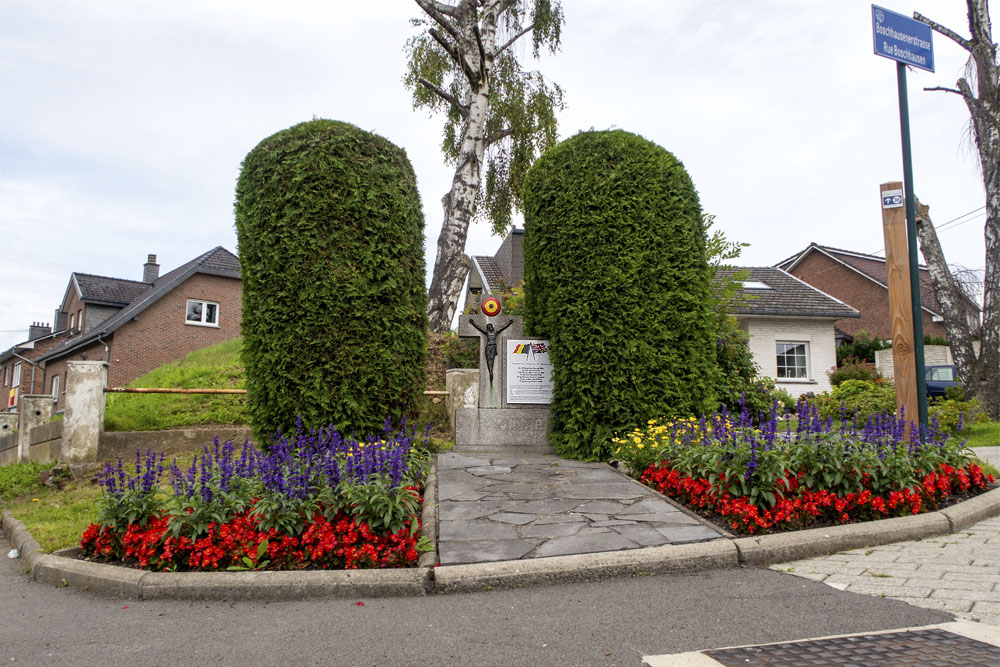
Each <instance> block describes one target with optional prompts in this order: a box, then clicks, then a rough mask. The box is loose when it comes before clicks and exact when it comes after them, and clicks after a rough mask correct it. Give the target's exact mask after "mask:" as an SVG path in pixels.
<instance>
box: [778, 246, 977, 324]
mask: <svg viewBox="0 0 1000 667" xmlns="http://www.w3.org/2000/svg"><path fill="white" fill-rule="evenodd" d="M775 266H776V267H778V268H779V269H783V270H785V271H787V272H788V273H790V274H792V275H793V276H795V277H797V278H799V279H800V280H803V281H805V282H807V283H809V284H810V285H812V286H813V287H815V288H816V289H818V290H821V291H823V292H825V293H827V294H829V295H831V296H833V297H835V298H837V299H840V300H841V301H843V302H844V303H846V304H848V305H850V306H853V307H854V308H856V309H857V310H858V311H859V312H860V313H861V317H860V318H856V319H843V320H837V322H836V323H835V326H836V327H837V330H838V332H839V334H838V337H842V338H844V339H845V340H852V339H853V337H854V336H855V335H856V334H857V333H858V332H859V331H867V332H868V333H869V334H871V335H873V336H877V337H879V338H892V322H891V321H890V318H889V288H888V279H887V277H886V268H885V259H884V258H882V257H875V256H873V255H866V254H864V253H859V252H853V251H851V250H841V249H838V248H831V247H829V246H822V245H819V244H818V243H810V244H809V246H808V247H807V248H806V249H805V250H803V251H801V252H799V253H796V254H795V255H792V256H791V257H789V258H788V259H785V260H782V261H781V262H779V263H778V264H775ZM919 271H920V301H921V308H922V313H923V319H922V324H923V329H924V334H925V335H928V336H939V337H941V338H945V337H947V333H946V331H945V328H944V319H943V318H942V316H941V306H940V304H939V303H938V300H937V298H936V297H935V296H934V289H933V288H932V286H931V279H930V274H929V273H928V271H927V268H926V267H925V266H921V267H920V268H919ZM965 303H966V319H967V320H968V323H969V328H970V329H972V330H973V331H975V330H977V329H978V327H979V322H980V315H979V307H978V306H977V305H976V304H975V303H973V302H972V301H971V300H969V299H965Z"/></svg>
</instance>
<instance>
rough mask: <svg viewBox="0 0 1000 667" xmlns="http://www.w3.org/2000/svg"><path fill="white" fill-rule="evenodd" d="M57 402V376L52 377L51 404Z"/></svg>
mask: <svg viewBox="0 0 1000 667" xmlns="http://www.w3.org/2000/svg"><path fill="white" fill-rule="evenodd" d="M58 400H59V376H58V375H53V376H52V402H53V403H55V402H56V401H58Z"/></svg>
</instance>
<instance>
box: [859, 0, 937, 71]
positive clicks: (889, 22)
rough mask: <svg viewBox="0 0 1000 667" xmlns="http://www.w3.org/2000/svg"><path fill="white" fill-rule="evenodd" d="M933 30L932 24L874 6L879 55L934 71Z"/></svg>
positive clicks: (876, 41)
mask: <svg viewBox="0 0 1000 667" xmlns="http://www.w3.org/2000/svg"><path fill="white" fill-rule="evenodd" d="M932 33H933V31H932V30H931V27H930V26H929V25H925V24H923V23H921V22H920V21H917V20H915V19H911V18H910V17H909V16H903V15H902V14H897V13H896V12H890V11H889V10H888V9H883V8H882V7H879V6H877V5H872V35H873V36H874V38H875V55H877V56H883V57H885V58H889V59H891V60H895V61H896V62H901V63H903V64H904V65H913V66H914V67H919V68H920V69H924V70H927V71H928V72H933V71H934V46H933V43H932V41H931V35H932Z"/></svg>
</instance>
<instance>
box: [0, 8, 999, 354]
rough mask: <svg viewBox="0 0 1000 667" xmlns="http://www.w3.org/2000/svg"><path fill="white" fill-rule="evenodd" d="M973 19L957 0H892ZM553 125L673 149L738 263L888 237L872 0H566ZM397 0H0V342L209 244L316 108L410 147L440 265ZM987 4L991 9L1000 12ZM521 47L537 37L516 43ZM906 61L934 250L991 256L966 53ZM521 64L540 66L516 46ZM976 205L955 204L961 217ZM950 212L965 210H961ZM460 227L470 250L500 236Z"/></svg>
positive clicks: (223, 240)
mask: <svg viewBox="0 0 1000 667" xmlns="http://www.w3.org/2000/svg"><path fill="white" fill-rule="evenodd" d="M879 4H880V5H881V6H883V7H886V8H888V9H891V10H894V11H897V12H899V13H902V14H906V15H910V14H911V13H912V12H913V11H914V10H917V11H921V12H922V13H924V14H926V15H928V16H930V17H931V18H933V19H935V20H937V21H939V22H941V23H943V24H945V25H947V26H949V27H951V28H953V29H954V30H956V31H957V32H959V33H960V34H963V35H964V34H967V33H968V26H967V20H966V17H965V3H964V2H961V0H908V1H907V2H896V1H894V0H882V1H881V2H880V3H879ZM563 8H564V11H565V15H566V25H565V26H564V29H563V44H562V49H561V51H560V52H559V53H558V54H557V55H555V56H551V57H546V58H544V59H543V60H542V61H541V62H539V63H532V64H530V65H528V66H529V67H534V68H537V69H539V70H540V71H542V72H543V73H545V74H546V75H547V76H548V77H549V78H550V79H552V80H553V81H555V82H556V83H558V84H559V85H561V86H562V87H563V89H564V91H565V100H566V105H567V106H566V110H565V111H564V112H563V113H562V114H561V115H560V117H559V123H560V136H561V137H562V138H565V137H569V136H571V135H573V134H575V133H576V132H578V131H580V130H586V129H591V128H594V129H610V128H621V129H625V130H629V131H631V132H635V133H638V134H641V135H643V136H644V137H646V138H647V139H650V140H652V141H655V142H656V143H658V144H660V145H661V146H663V147H664V148H666V149H667V150H669V151H671V152H672V153H674V154H675V155H676V156H677V157H678V158H679V159H680V160H681V161H682V162H683V163H684V164H685V166H686V167H687V169H688V171H689V173H690V174H691V177H692V179H693V180H694V183H695V185H696V187H697V188H698V191H699V193H700V196H701V203H702V207H703V209H704V210H705V211H706V212H708V213H712V214H715V215H716V216H717V217H716V220H717V227H718V228H719V229H722V230H723V231H724V232H725V233H726V234H727V235H728V236H729V238H730V239H732V240H736V241H742V242H746V243H749V244H750V247H749V248H747V249H746V250H745V251H744V254H743V258H742V259H741V263H742V264H744V265H746V266H751V265H753V266H762V265H771V264H774V263H776V262H778V261H780V260H781V259H784V258H785V257H787V256H789V255H792V254H793V253H795V252H797V251H799V250H801V249H803V248H805V247H806V246H807V245H808V244H809V243H810V242H812V241H815V242H817V243H820V244H824V245H831V246H835V247H839V248H846V249H850V250H856V251H860V252H869V253H874V252H881V249H882V245H883V242H882V229H881V211H880V206H879V203H880V202H879V196H878V195H879V184H880V183H882V182H885V181H892V180H902V160H901V150H900V136H899V115H898V106H897V94H896V67H895V63H894V62H892V61H890V60H886V59H884V58H881V57H878V56H875V55H873V53H872V26H871V3H870V2H867V1H861V0H838V1H836V2H834V1H833V0H752V1H747V0H716V1H715V2H703V1H702V0H658V1H656V2H654V1H652V0H616V1H614V2H611V1H610V0H603V1H599V0H564V2H563ZM417 14H418V11H417V7H416V5H415V4H414V3H413V2H412V1H410V0H382V1H380V2H367V3H357V2H346V1H345V0H325V1H318V0H284V1H283V2H274V0H264V1H258V0H238V1H237V0H225V1H222V0H197V1H193V0H171V1H169V2H163V1H162V0H158V1H156V2H152V1H145V0H45V1H44V2H29V1H27V0H0V91H2V93H0V94H2V103H0V248H2V252H0V285H2V286H3V289H2V290H0V350H2V349H5V348H7V347H9V346H10V345H12V344H14V343H16V342H19V341H21V340H23V339H24V338H25V335H26V333H27V332H26V329H27V326H28V324H30V323H31V322H32V321H37V320H40V321H44V322H50V321H51V320H52V314H53V311H54V309H55V308H56V306H57V305H59V302H60V300H61V299H62V296H63V293H64V291H65V289H66V285H67V281H68V280H69V275H70V273H71V272H72V271H80V272H85V273H96V274H101V275H110V276H115V277H121V278H131V279H140V278H141V275H142V264H143V262H144V261H145V258H146V255H147V254H148V253H155V254H156V255H157V256H158V258H159V262H160V264H161V267H162V268H161V271H163V272H165V271H168V270H171V269H173V268H175V267H176V266H178V265H179V264H182V263H183V262H186V261H188V260H189V259H191V258H193V257H195V256H197V255H199V254H201V253H202V252H204V251H206V250H209V249H211V248H213V247H215V246H217V245H222V246H224V247H226V248H228V249H230V250H232V251H234V252H235V251H236V233H235V230H234V226H233V192H234V187H235V183H236V179H237V176H238V174H239V167H240V162H241V160H242V159H243V157H244V156H245V155H246V154H247V152H248V151H250V150H251V149H252V148H253V147H254V146H255V145H256V144H257V143H258V142H259V141H260V140H261V139H263V138H264V137H267V136H269V135H271V134H273V133H274V132H277V131H279V130H281V129H284V128H286V127H289V126H290V125H294V124H296V123H298V122H301V121H304V120H309V119H311V118H313V117H314V116H315V117H321V118H333V119H337V120H343V121H348V122H351V123H354V124H356V125H358V126H360V127H361V128H364V129H366V130H370V131H373V132H375V133H377V134H380V135H382V136H384V137H386V138H388V139H389V140H391V141H393V142H395V143H396V144H398V145H400V146H402V147H403V148H404V149H406V152H407V154H408V155H409V158H410V160H411V161H412V163H413V166H414V169H415V170H416V173H417V179H418V184H419V188H420V193H421V197H422V200H423V206H424V215H425V219H426V240H425V248H426V251H427V258H428V260H427V261H428V266H427V268H428V271H430V269H431V266H432V263H433V257H434V248H435V244H436V240H437V235H438V232H439V230H440V226H441V218H442V213H441V206H440V199H441V196H442V195H443V194H444V193H445V192H446V190H447V189H448V187H449V183H450V180H451V170H449V168H448V167H447V166H446V165H445V164H444V162H443V159H442V156H441V154H440V151H439V144H440V137H441V120H440V119H438V118H432V117H429V116H428V115H427V113H426V112H424V111H414V110H413V109H412V106H411V103H410V97H409V94H408V93H407V91H406V90H405V89H404V87H403V84H402V82H401V78H402V75H403V72H404V63H405V58H404V54H403V45H404V43H405V42H406V40H407V38H408V37H409V36H410V35H412V34H413V30H414V28H413V27H412V26H411V25H410V23H409V19H410V18H411V17H413V16H416V15H417ZM993 14H994V18H995V15H996V10H994V11H993ZM521 53H522V54H523V55H525V56H526V57H527V56H528V55H530V49H522V51H521ZM934 53H935V59H936V65H937V68H936V69H937V71H936V73H933V74H932V73H928V72H923V71H916V70H913V71H911V72H910V73H909V74H908V82H909V101H910V122H911V128H912V134H913V159H914V172H915V177H914V180H915V190H916V192H917V194H918V195H919V196H920V198H921V200H922V201H924V202H925V203H928V204H930V205H931V214H932V217H933V220H934V222H935V224H937V225H939V226H941V225H942V223H946V222H949V221H952V220H955V222H953V223H951V224H950V225H948V226H947V227H946V228H945V229H943V230H942V231H941V241H942V244H943V246H944V250H945V254H946V256H947V259H948V261H949V262H951V263H959V264H962V265H965V266H967V267H971V268H980V267H983V266H984V265H985V243H984V240H983V226H984V218H985V213H984V211H983V209H982V207H983V205H984V203H985V198H984V193H983V188H982V179H981V177H980V175H979V170H978V162H977V158H976V152H975V149H974V147H973V146H972V144H971V140H970V137H969V131H968V120H969V119H968V112H967V110H966V108H965V105H964V104H963V103H962V101H961V100H960V99H959V98H958V97H957V96H955V95H950V94H946V93H939V92H938V93H934V92H924V91H923V88H924V87H926V86H937V85H946V86H953V85H954V82H955V80H956V79H957V78H958V77H959V76H961V75H962V73H963V70H964V66H965V61H966V58H965V53H964V52H963V51H961V49H959V47H958V46H957V45H955V44H953V43H952V42H950V41H949V40H946V39H944V38H943V37H941V36H938V35H935V37H934ZM528 60H529V62H530V58H529V59H528ZM970 213H971V215H968V216H967V217H961V216H966V214H970ZM956 219H957V220H956ZM489 229H490V228H489V225H488V224H487V223H483V222H481V223H477V224H476V225H474V226H473V228H472V230H471V232H470V237H469V243H468V246H467V248H466V249H467V252H469V253H470V254H493V252H494V251H495V249H496V247H497V245H498V244H499V242H500V239H499V238H497V237H493V236H491V233H490V231H489Z"/></svg>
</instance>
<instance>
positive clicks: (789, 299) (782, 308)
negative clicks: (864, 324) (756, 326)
mask: <svg viewBox="0 0 1000 667" xmlns="http://www.w3.org/2000/svg"><path fill="white" fill-rule="evenodd" d="M738 271H747V272H749V274H750V275H749V277H748V278H747V279H746V281H745V282H744V285H747V284H748V283H750V282H751V281H752V282H755V283H762V284H763V285H766V286H767V288H769V289H762V288H761V289H755V288H752V287H744V289H742V290H741V294H742V295H743V296H746V297H748V298H747V299H746V300H745V301H744V302H743V303H737V304H734V306H733V307H732V308H730V311H731V312H732V313H733V314H734V315H784V316H794V317H823V318H834V319H840V318H843V317H861V313H859V312H858V311H857V310H855V309H854V308H851V307H850V306H848V305H847V304H846V303H844V302H843V301H840V300H839V299H835V298H833V297H832V296H830V295H829V294H825V293H823V292H821V291H819V290H818V289H816V288H815V287H813V286H811V285H807V284H806V283H804V282H802V281H801V280H799V279H798V278H796V277H795V276H793V275H791V274H789V273H787V272H785V271H782V270H781V269H776V268H774V267H770V266H765V267H746V268H740V267H727V268H721V269H719V270H718V273H717V275H718V277H720V278H730V277H732V276H733V275H734V274H735V273H736V272H738Z"/></svg>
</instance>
